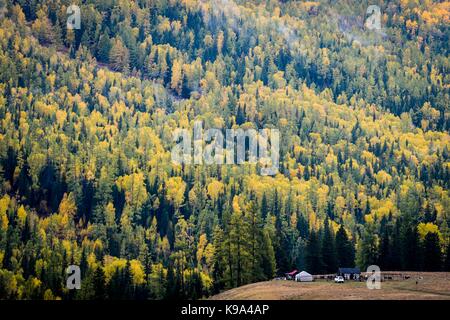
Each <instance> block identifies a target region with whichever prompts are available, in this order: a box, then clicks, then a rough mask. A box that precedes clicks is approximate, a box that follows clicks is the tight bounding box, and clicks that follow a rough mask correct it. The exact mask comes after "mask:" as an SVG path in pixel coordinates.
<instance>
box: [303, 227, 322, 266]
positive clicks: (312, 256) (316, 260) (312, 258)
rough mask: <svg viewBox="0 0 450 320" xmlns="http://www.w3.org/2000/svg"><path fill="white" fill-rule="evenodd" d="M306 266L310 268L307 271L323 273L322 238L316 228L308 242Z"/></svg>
mask: <svg viewBox="0 0 450 320" xmlns="http://www.w3.org/2000/svg"><path fill="white" fill-rule="evenodd" d="M306 267H307V268H308V270H307V271H308V272H310V273H312V274H321V273H322V272H323V260H322V252H321V246H320V240H319V237H318V235H317V233H316V232H315V231H314V230H312V231H311V233H310V234H309V239H308V244H307V246H306Z"/></svg>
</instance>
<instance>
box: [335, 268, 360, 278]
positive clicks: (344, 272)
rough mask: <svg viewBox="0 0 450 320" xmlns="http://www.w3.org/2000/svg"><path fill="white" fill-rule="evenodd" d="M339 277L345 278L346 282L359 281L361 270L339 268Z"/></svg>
mask: <svg viewBox="0 0 450 320" xmlns="http://www.w3.org/2000/svg"><path fill="white" fill-rule="evenodd" d="M337 275H338V276H342V277H344V279H345V280H356V281H359V279H360V278H361V271H360V270H359V268H339V269H338V273H337Z"/></svg>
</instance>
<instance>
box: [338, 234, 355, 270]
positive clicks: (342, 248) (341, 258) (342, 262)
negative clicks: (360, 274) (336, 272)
mask: <svg viewBox="0 0 450 320" xmlns="http://www.w3.org/2000/svg"><path fill="white" fill-rule="evenodd" d="M336 255H337V262H338V267H343V268H351V267H354V266H355V247H354V245H353V243H352V242H351V241H350V240H349V239H348V236H347V232H346V231H345V229H344V227H343V226H342V225H341V227H340V228H339V230H338V232H337V233H336Z"/></svg>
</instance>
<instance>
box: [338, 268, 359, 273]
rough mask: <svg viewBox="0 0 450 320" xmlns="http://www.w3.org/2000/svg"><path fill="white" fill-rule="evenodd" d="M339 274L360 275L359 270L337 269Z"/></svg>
mask: <svg viewBox="0 0 450 320" xmlns="http://www.w3.org/2000/svg"><path fill="white" fill-rule="evenodd" d="M339 273H349V274H354V273H357V274H359V273H361V271H360V270H359V268H339Z"/></svg>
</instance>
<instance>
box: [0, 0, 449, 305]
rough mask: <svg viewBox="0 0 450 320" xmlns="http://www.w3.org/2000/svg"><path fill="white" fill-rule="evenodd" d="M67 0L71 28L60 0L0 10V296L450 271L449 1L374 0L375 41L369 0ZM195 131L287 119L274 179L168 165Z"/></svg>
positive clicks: (183, 294)
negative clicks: (348, 271)
mask: <svg viewBox="0 0 450 320" xmlns="http://www.w3.org/2000/svg"><path fill="white" fill-rule="evenodd" d="M77 2H78V3H77ZM74 3H75V4H78V5H79V6H80V8H81V29H79V30H76V29H75V30H71V29H67V28H66V21H67V13H66V10H67V7H68V6H69V5H71V4H72V1H63V0H56V1H53V0H51V1H50V0H49V1H29V0H17V1H13V0H7V1H5V4H4V10H2V12H3V17H2V18H0V123H1V125H0V298H2V299H106V298H109V299H162V298H191V299H198V298H201V297H205V296H209V295H211V294H213V293H217V292H219V291H221V290H223V289H227V288H232V287H236V286H240V285H243V284H247V283H251V282H256V281H261V280H267V279H271V278H273V277H274V276H275V275H279V274H283V273H284V272H287V271H291V269H293V268H296V269H304V270H308V272H310V273H312V274H322V273H334V272H335V271H336V269H337V267H338V266H341V267H342V266H344V267H351V266H354V265H358V266H360V267H361V268H366V267H367V266H368V265H372V264H377V265H379V266H380V267H381V269H382V270H409V271H413V270H423V271H438V270H448V271H450V229H449V224H450V198H449V184H450V179H449V176H450V158H449V152H450V151H449V148H450V136H449V125H450V116H449V104H450V103H449V101H450V99H449V98H450V97H449V96H450V81H449V80H450V79H449V77H450V76H449V68H450V64H449V63H450V60H449V57H448V55H449V45H448V43H449V36H450V30H449V26H450V24H449V20H450V3H449V2H433V1H408V0H402V1H389V2H382V1H381V2H379V5H380V7H381V10H382V27H383V28H382V30H381V31H379V30H367V29H366V28H365V27H364V17H365V12H366V8H367V6H368V5H369V3H367V2H365V1H363V2H360V1H339V2H336V1H318V2H304V1H276V0H267V1H232V0H212V1H206V0H204V1H192V0H183V1H180V0H145V1H144V0H136V1H132V0H90V1H89V0H87V1H83V2H82V3H81V1H74ZM196 120H201V121H203V126H204V127H205V128H220V129H223V130H225V129H227V128H243V129H245V128H254V129H260V128H275V129H279V130H280V142H281V143H280V168H279V171H280V172H279V174H277V175H275V176H261V175H259V174H258V172H259V171H258V167H257V165H253V164H244V165H175V164H174V163H173V162H172V161H171V148H172V147H173V144H174V142H173V139H172V138H173V137H172V134H173V132H174V131H175V130H176V129H178V128H185V129H190V130H192V128H193V124H194V121H196ZM68 265H79V266H80V268H81V273H82V284H81V289H80V290H68V289H67V288H66V277H67V274H66V268H67V266H68Z"/></svg>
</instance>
